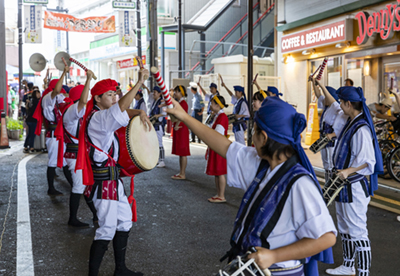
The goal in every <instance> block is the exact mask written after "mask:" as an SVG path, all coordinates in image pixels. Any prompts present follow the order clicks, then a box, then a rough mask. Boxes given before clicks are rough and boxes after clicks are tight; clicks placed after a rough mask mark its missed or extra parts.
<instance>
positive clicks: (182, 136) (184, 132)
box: [172, 97, 190, 156]
mask: <svg viewBox="0 0 400 276" xmlns="http://www.w3.org/2000/svg"><path fill="white" fill-rule="evenodd" d="M179 104H180V105H181V107H182V108H183V110H185V112H186V113H187V112H188V109H189V107H188V104H187V103H186V101H185V100H184V98H183V97H182V98H181V99H180V100H179ZM175 125H176V123H173V124H172V127H173V128H175ZM179 126H180V128H179V129H178V130H175V129H174V135H173V136H172V154H175V155H178V156H190V147H189V129H188V127H187V126H186V125H185V124H184V123H183V122H179Z"/></svg>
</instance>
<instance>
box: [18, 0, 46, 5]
mask: <svg viewBox="0 0 400 276" xmlns="http://www.w3.org/2000/svg"><path fill="white" fill-rule="evenodd" d="M24 3H25V4H42V5H43V4H44V5H47V4H48V3H49V0H24Z"/></svg>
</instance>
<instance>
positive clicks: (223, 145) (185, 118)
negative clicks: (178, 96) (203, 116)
mask: <svg viewBox="0 0 400 276" xmlns="http://www.w3.org/2000/svg"><path fill="white" fill-rule="evenodd" d="M172 102H173V105H174V108H167V113H168V114H172V115H174V116H175V117H176V118H177V119H178V120H179V121H181V122H183V123H184V124H185V125H186V126H187V127H188V128H189V129H190V130H191V131H193V132H194V133H195V134H196V135H197V136H198V137H199V139H200V140H201V141H203V142H204V143H206V144H207V145H208V146H209V147H210V148H211V149H212V150H213V151H215V152H216V153H218V154H219V155H221V156H222V157H224V158H226V153H227V152H228V148H229V146H230V144H231V143H232V142H231V141H230V140H229V139H228V138H226V137H225V136H223V135H221V134H219V133H218V132H217V131H215V130H214V129H212V128H210V127H208V126H206V125H204V124H202V123H200V122H199V121H197V120H196V119H195V118H193V117H191V116H190V115H189V114H188V113H186V112H185V110H183V108H182V107H181V106H180V104H179V103H178V102H177V101H175V100H174V99H172Z"/></svg>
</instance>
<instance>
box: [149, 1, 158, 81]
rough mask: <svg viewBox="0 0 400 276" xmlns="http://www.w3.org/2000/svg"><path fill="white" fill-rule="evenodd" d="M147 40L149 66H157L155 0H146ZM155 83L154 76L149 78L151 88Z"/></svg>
mask: <svg viewBox="0 0 400 276" xmlns="http://www.w3.org/2000/svg"><path fill="white" fill-rule="evenodd" d="M147 9H148V30H149V32H148V34H150V36H147V39H148V41H149V42H150V47H149V50H148V55H147V56H148V57H149V60H150V64H149V65H150V68H151V67H153V66H155V67H157V68H158V43H157V40H158V24H157V0H148V6H147ZM154 85H155V82H154V78H153V77H152V78H151V79H150V87H151V88H153V87H154Z"/></svg>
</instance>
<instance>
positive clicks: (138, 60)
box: [135, 56, 143, 69]
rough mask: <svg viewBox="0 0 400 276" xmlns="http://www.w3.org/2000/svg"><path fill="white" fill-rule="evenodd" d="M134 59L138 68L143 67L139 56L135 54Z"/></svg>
mask: <svg viewBox="0 0 400 276" xmlns="http://www.w3.org/2000/svg"><path fill="white" fill-rule="evenodd" d="M135 59H136V60H137V62H138V64H139V67H140V69H143V62H142V59H141V58H140V57H139V56H135Z"/></svg>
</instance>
